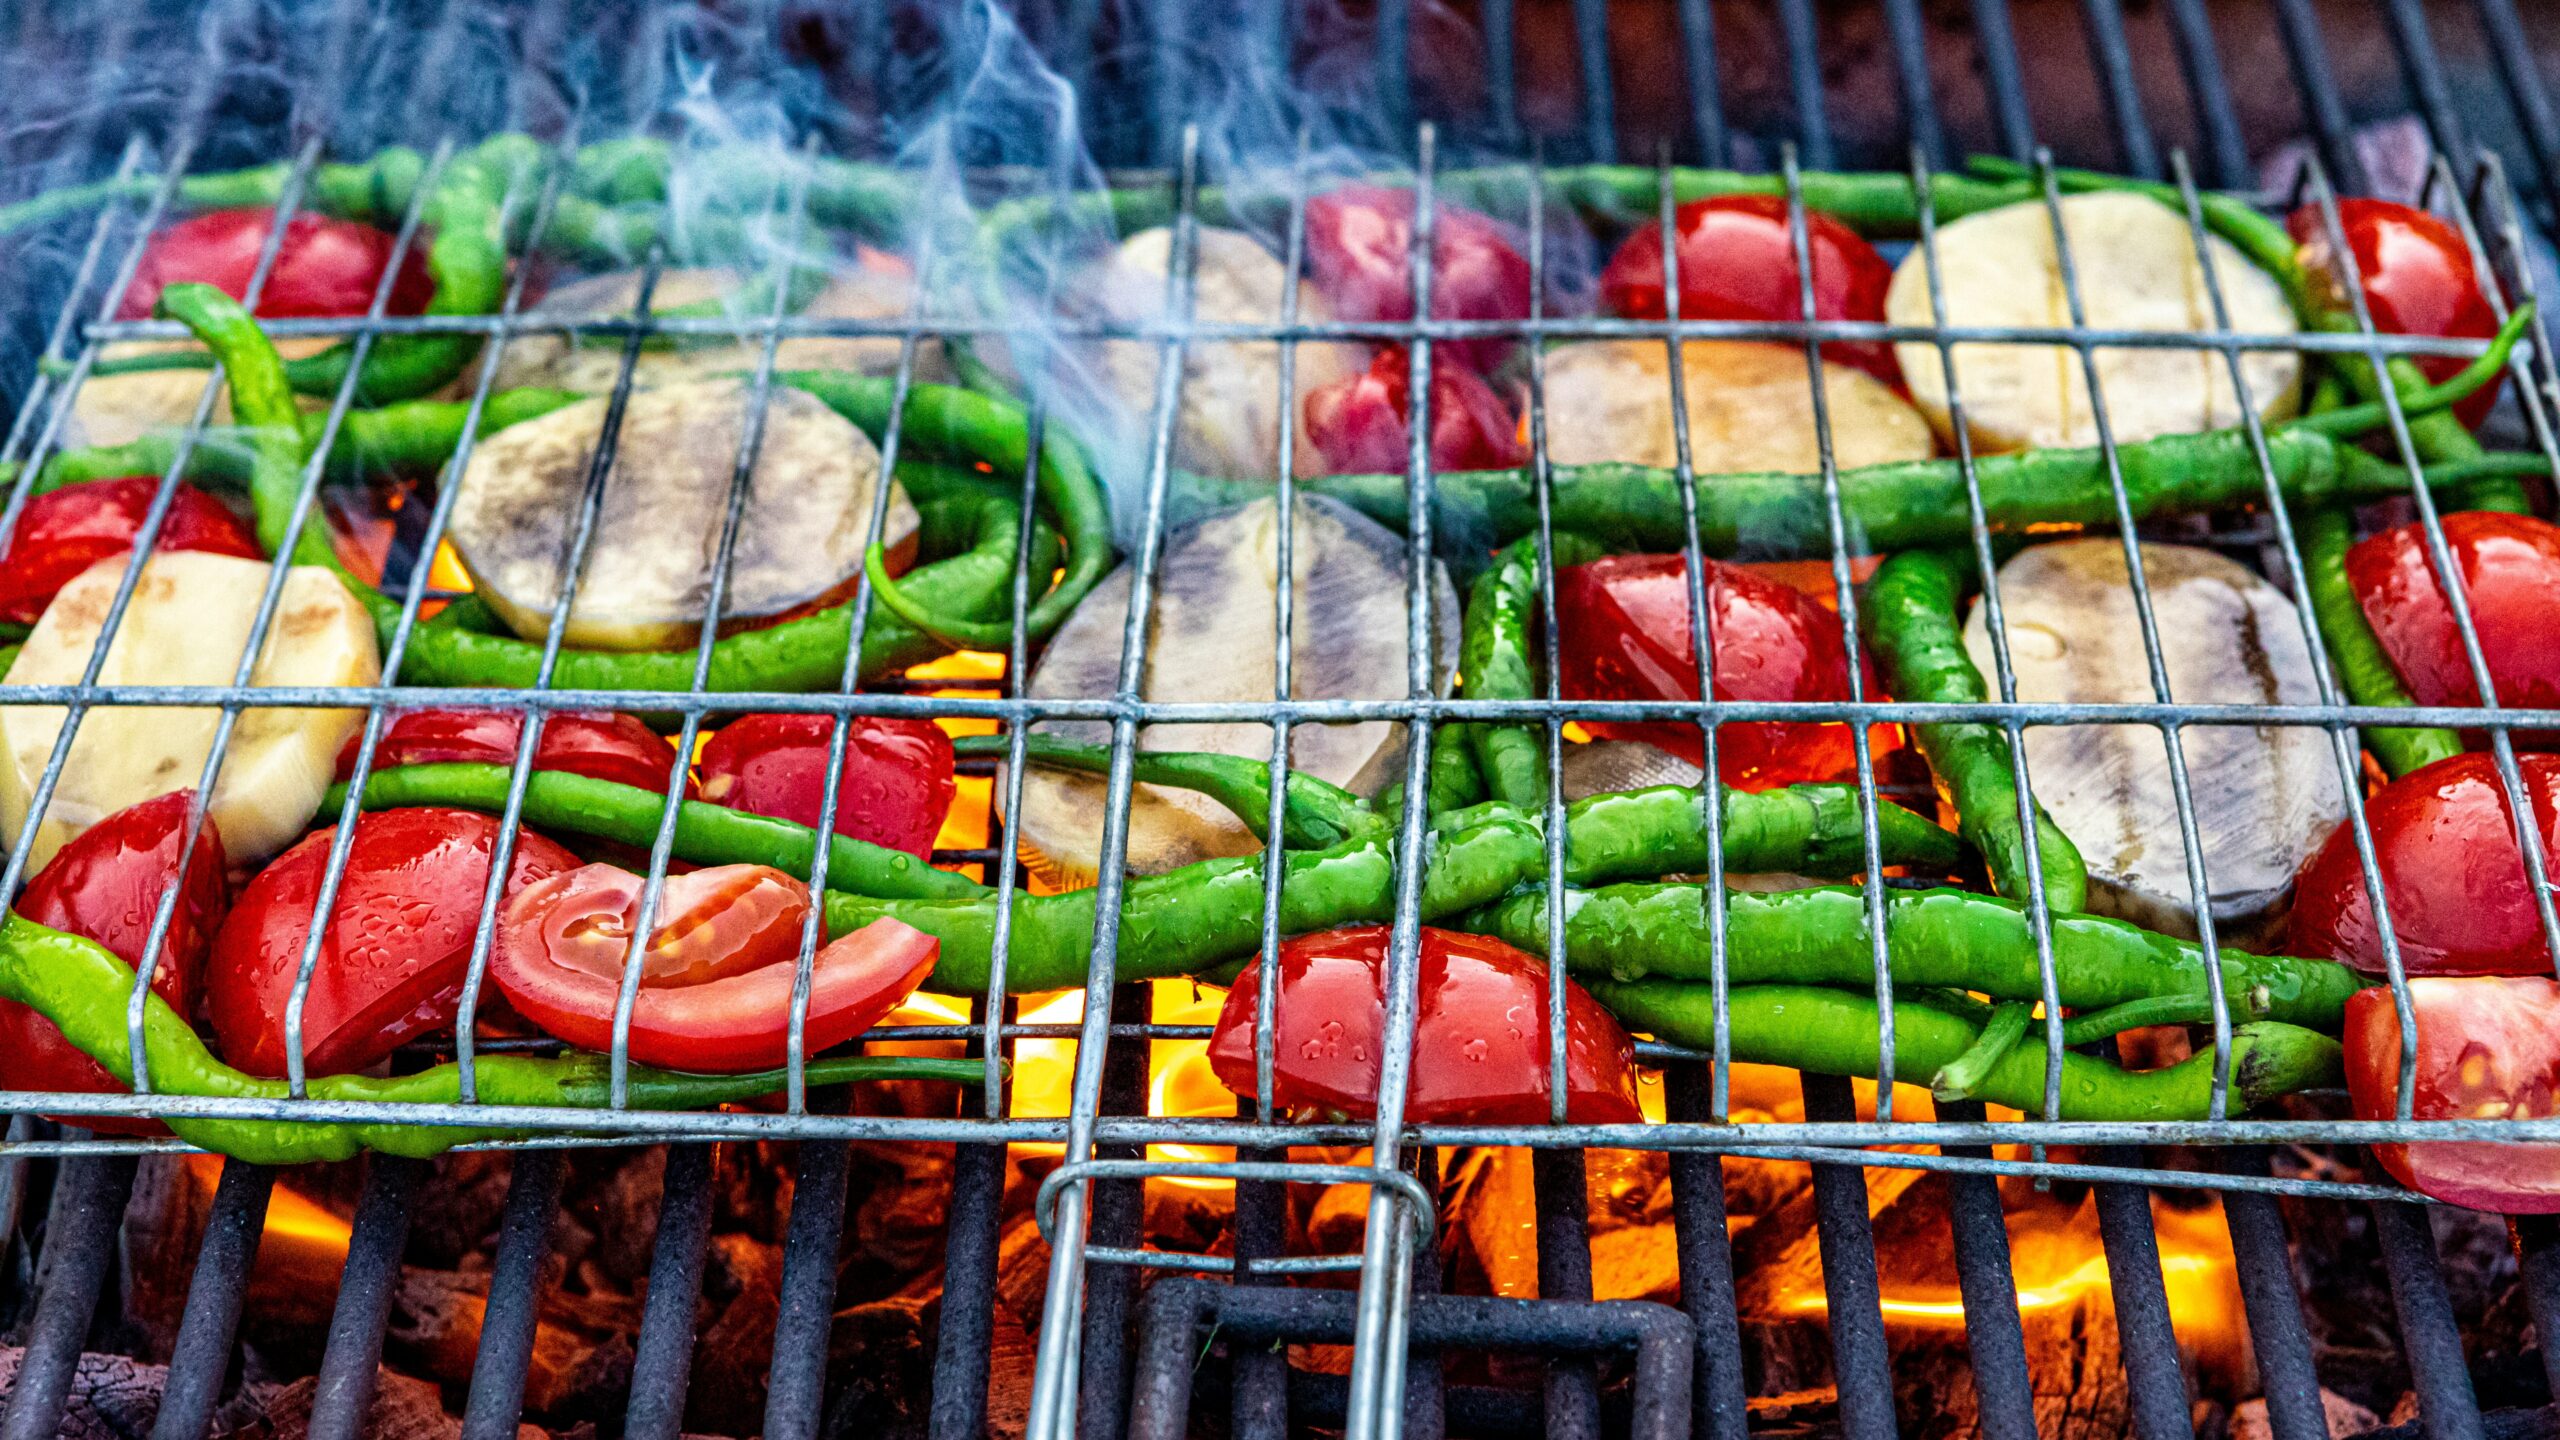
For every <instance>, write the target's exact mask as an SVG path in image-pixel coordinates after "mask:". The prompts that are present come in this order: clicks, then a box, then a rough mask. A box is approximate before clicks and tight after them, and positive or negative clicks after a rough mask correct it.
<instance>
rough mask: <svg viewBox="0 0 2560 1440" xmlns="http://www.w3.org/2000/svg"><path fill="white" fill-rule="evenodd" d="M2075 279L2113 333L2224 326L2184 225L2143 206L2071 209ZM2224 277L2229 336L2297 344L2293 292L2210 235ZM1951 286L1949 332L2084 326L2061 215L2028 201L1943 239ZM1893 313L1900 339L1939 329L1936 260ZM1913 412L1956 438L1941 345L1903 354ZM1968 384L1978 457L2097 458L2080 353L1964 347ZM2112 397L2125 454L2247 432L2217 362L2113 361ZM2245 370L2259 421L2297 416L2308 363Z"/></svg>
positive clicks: (2130, 201) (2148, 350) (2249, 363)
mask: <svg viewBox="0 0 2560 1440" xmlns="http://www.w3.org/2000/svg"><path fill="white" fill-rule="evenodd" d="M2061 209H2062V228H2063V230H2064V233H2065V234H2066V235H2067V236H2068V237H2069V242H2070V259H2071V271H2072V275H2071V279H2072V280H2074V281H2076V288H2077V290H2078V292H2079V297H2080V302H2081V312H2080V313H2081V319H2082V320H2083V321H2084V322H2085V323H2086V324H2088V325H2089V326H2091V327H2093V328H2097V329H2106V330H2163V331H2198V330H2205V331H2210V330H2216V329H2219V328H2221V327H2220V326H2218V325H2217V324H2216V323H2215V320H2214V313H2213V304H2212V299H2211V296H2210V293H2209V292H2208V290H2207V289H2206V286H2205V280H2204V271H2203V266H2202V265H2201V264H2200V263H2199V262H2198V260H2197V254H2196V240H2195V237H2194V235H2193V233H2192V232H2190V231H2189V229H2188V227H2187V222H2186V219H2185V217H2184V216H2183V215H2181V214H2179V213H2178V212H2176V211H2174V210H2172V209H2171V208H2169V207H2168V206H2166V205H2163V204H2161V203H2160V202H2158V201H2157V200H2154V199H2152V198H2150V197H2149V196H2147V195H2140V194H2132V193H2122V192H2119V193H2106V194H2086V195H2069V196H2065V197H2064V198H2063V200H2062V204H2061ZM2205 247H2206V250H2207V252H2208V253H2210V254H2211V255H2212V257H2213V273H2214V279H2215V281H2216V282H2217V283H2218V284H2219V286H2220V288H2221V292H2222V299H2223V303H2224V304H2225V306H2227V307H2228V310H2229V314H2230V320H2231V328H2233V329H2235V330H2238V331H2242V332H2251V333H2258V334H2274V335H2281V334H2290V333H2292V332H2293V330H2294V328H2295V322H2294V316H2293V311H2292V308H2291V307H2290V306H2289V305H2288V304H2287V302H2286V299H2285V295H2284V291H2283V289H2282V287H2281V286H2279V285H2278V284H2277V283H2276V281H2275V280H2274V279H2272V278H2270V277H2269V276H2268V275H2267V274H2266V273H2265V272H2263V271H2261V270H2259V269H2257V268H2256V267H2254V266H2252V265H2251V264H2250V263H2249V262H2248V260H2247V259H2245V258H2243V256H2242V255H2241V254H2240V252H2239V251H2238V250H2236V249H2234V248H2233V247H2232V246H2231V244H2230V243H2229V242H2228V241H2225V240H2223V239H2222V238H2221V237H2219V236H2214V235H2208V236H2207V237H2206V239H2205ZM1937 252H1938V261H1939V269H1940V274H1941V277H1942V279H1943V283H1944V295H1945V300H1946V316H1945V320H1944V323H1946V324H1949V325H1962V326H2027V327H2036V328H2060V327H2065V326H2069V325H2071V324H2072V323H2073V319H2072V313H2071V306H2070V303H2069V295H2068V289H2067V287H2066V285H2065V276H2064V271H2063V266H2062V262H2061V259H2060V257H2059V254H2058V252H2057V250H2056V247H2055V241H2054V234H2053V220H2052V214H2051V212H2050V211H2049V210H2048V209H2047V208H2046V206H2045V205H2044V204H2043V203H2042V202H2041V201H2030V202H2025V203H2021V204H2017V205H2012V206H2009V207H2007V208H2004V209H1999V210H1993V211H1990V212H1988V213H1985V214H1979V215H1971V216H1967V217H1965V218H1964V219H1961V220H1957V221H1955V222H1953V223H1951V224H1948V225H1945V226H1943V227H1941V228H1940V229H1939V231H1938V243H1937ZM1885 315H1886V318H1887V319H1889V320H1891V321H1892V322H1893V323H1895V324H1897V325H1931V324H1936V323H1939V321H1938V319H1937V317H1936V315H1935V314H1934V313H1933V310H1932V306H1931V301H1930V285H1929V275H1928V270H1927V265H1926V262H1925V260H1924V258H1923V256H1922V255H1921V253H1920V252H1919V251H1917V250H1914V251H1913V252H1912V253H1911V254H1910V255H1909V256H1907V257H1905V258H1904V260H1903V262H1902V264H1901V266H1900V268H1898V269H1897V270H1896V271H1895V272H1894V277H1893V285H1892V288H1891V289H1890V290H1889V291H1888V292H1887V294H1886V298H1885ZM1895 351H1896V354H1897V355H1898V356H1899V357H1900V359H1901V363H1902V373H1903V377H1904V378H1905V379H1906V380H1907V381H1908V382H1909V383H1910V385H1911V396H1912V399H1913V400H1914V401H1915V402H1916V403H1918V405H1919V406H1920V408H1921V409H1922V410H1923V411H1925V412H1927V414H1928V416H1929V418H1930V420H1931V422H1932V423H1934V424H1935V425H1937V426H1938V428H1939V430H1940V432H1941V433H1942V434H1943V433H1951V424H1950V421H1949V417H1948V408H1949V402H1948V395H1947V385H1946V374H1945V371H1944V370H1943V369H1942V368H1941V366H1940V364H1939V361H1938V355H1937V347H1936V346H1935V345H1932V344H1925V343H1920V342H1904V343H1902V344H1899V345H1897V346H1896V347H1895ZM1954 353H1955V364H1956V384H1957V387H1958V389H1959V390H1960V391H1961V393H1962V394H1963V396H1964V400H1965V406H1964V410H1965V420H1966V423H1967V425H1968V426H1969V428H1970V431H1971V434H1972V439H1973V445H1974V448H1975V449H1977V450H1982V451H1995V450H2023V449H2027V448H2030V447H2050V446H2063V445H2089V444H2093V443H2095V442H2096V440H2097V435H2098V430H2097V420H2096V413H2095V409H2094V406H2093V403H2092V401H2091V398H2090V394H2089V382H2088V375H2087V371H2086V370H2085V368H2084V367H2083V366H2082V364H2081V362H2080V357H2079V355H2078V354H2077V353H2076V352H2074V351H2072V350H2070V349H2068V348H2065V347H2062V346H2056V345H2023V344H2019V345H2011V344H1964V345H1958V346H1956V347H1955V352H1954ZM2094 353H2095V356H2096V360H2097V371H2098V380H2099V386H2100V392H2101V398H2103V399H2104V401H2105V402H2106V407H2107V420H2108V424H2109V428H2110V429H2111V430H2112V432H2113V435H2114V438H2115V439H2116V440H2118V441H2136V440H2148V439H2151V438H2153V437H2155V436H2162V435H2180V434H2185V433H2187V432H2190V431H2197V430H2210V429H2214V428H2217V427H2222V426H2229V425H2236V424H2238V423H2239V422H2240V408H2239V400H2238V397H2237V392H2236V391H2234V389H2233V388H2232V383H2231V370H2230V366H2229V365H2228V364H2227V363H2226V362H2225V360H2224V358H2223V356H2222V355H2221V354H2220V353H2219V352H2217V351H2212V350H2201V349H2199V350H2186V349H2170V348H2159V347H2142V348H2134V347H2129V346H2128V347H2121V348H2113V349H2109V348H2101V349H2098V350H2097V351H2095V352H2094ZM2241 368H2242V370H2243V372H2244V373H2245V374H2246V375H2247V376H2248V379H2249V393H2250V398H2251V400H2252V401H2254V402H2255V404H2256V405H2257V407H2258V409H2259V412H2260V414H2261V415H2262V416H2266V417H2270V418H2272V417H2276V416H2281V415H2286V414H2290V413H2291V412H2292V410H2293V405H2294V393H2295V388H2296V385H2297V383H2298V381H2299V378H2300V375H2301V369H2302V366H2301V361H2300V359H2299V358H2298V357H2297V356H2295V355H2294V354H2293V353H2292V352H2290V351H2276V350H2254V351H2248V352H2245V354H2244V355H2243V358H2242V361H2241Z"/></svg>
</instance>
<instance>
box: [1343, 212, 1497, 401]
mask: <svg viewBox="0 0 2560 1440" xmlns="http://www.w3.org/2000/svg"><path fill="white" fill-rule="evenodd" d="M1413 226H1414V193H1413V192H1412V191H1410V190H1390V189H1385V188H1382V187H1380V186H1376V185H1344V186H1341V187H1339V188H1337V189H1334V190H1331V191H1328V192H1327V193H1325V194H1322V195H1318V196H1315V197H1313V198H1312V199H1310V200H1308V201H1307V268H1308V269H1309V270H1310V271H1311V272H1313V274H1314V276H1315V283H1316V288H1317V289H1318V290H1320V291H1322V292H1323V294H1324V297H1325V300H1326V301H1327V302H1328V304H1329V305H1330V307H1331V309H1332V311H1333V313H1334V315H1335V316H1336V317H1338V318H1340V319H1343V320H1386V321H1408V320H1411V319H1412V318H1413ZM1529 285H1530V275H1529V262H1528V260H1527V259H1526V258H1525V257H1524V256H1522V255H1521V253H1520V248H1519V245H1518V244H1517V243H1515V241H1514V237H1513V234H1512V232H1511V230H1510V228H1509V227H1507V226H1504V225H1501V224H1499V223H1497V222H1495V221H1494V220H1493V219H1492V218H1491V217H1490V216H1487V215H1484V214H1482V213H1481V212H1479V211H1475V210H1471V209H1468V208H1467V207H1466V206H1464V205H1460V204H1456V203H1453V202H1451V201H1449V200H1446V199H1442V200H1440V201H1438V203H1436V204H1435V205H1434V206H1433V207H1432V212H1431V318H1432V319H1434V320H1525V319H1527V318H1528V315H1529ZM1514 343H1515V342H1514V340H1513V338H1512V337H1510V336H1507V335H1487V336H1480V337H1476V338H1472V339H1464V340H1444V341H1441V342H1440V343H1439V344H1437V345H1435V346H1433V347H1432V354H1433V358H1434V359H1435V360H1437V359H1440V358H1443V357H1445V358H1447V359H1451V360H1455V361H1457V362H1458V363H1459V364H1461V365H1465V366H1467V367H1469V368H1470V369H1473V370H1478V371H1490V370H1492V369H1493V368H1494V367H1495V366H1497V365H1499V364H1500V363H1501V362H1502V358H1503V356H1504V355H1506V354H1508V353H1509V352H1510V350H1511V347H1512V345H1513V344H1514Z"/></svg>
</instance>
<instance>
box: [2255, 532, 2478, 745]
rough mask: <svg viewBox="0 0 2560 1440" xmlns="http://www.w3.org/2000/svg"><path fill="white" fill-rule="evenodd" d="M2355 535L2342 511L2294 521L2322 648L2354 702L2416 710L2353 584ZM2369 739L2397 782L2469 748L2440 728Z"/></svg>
mask: <svg viewBox="0 0 2560 1440" xmlns="http://www.w3.org/2000/svg"><path fill="white" fill-rule="evenodd" d="M2354 536H2355V522H2354V521H2353V520H2351V519H2349V518H2348V516H2347V513H2346V512H2345V511H2344V510H2342V509H2336V508H2332V509H2327V510H2316V511H2313V512H2312V513H2311V514H2308V515H2304V516H2301V517H2299V518H2297V519H2296V520H2295V521H2294V538H2295V541H2296V543H2298V544H2299V545H2300V547H2301V550H2302V569H2303V589H2304V590H2305V591H2306V592H2307V593H2308V594H2309V595H2310V598H2311V608H2312V612H2313V613H2314V614H2316V615H2318V616H2319V617H2320V643H2321V646H2322V648H2324V649H2326V650H2327V651H2328V652H2329V668H2330V670H2331V672H2332V673H2334V674H2335V675H2336V676H2337V678H2338V685H2339V688H2340V689H2341V690H2343V691H2344V692H2345V693H2346V697H2347V699H2348V700H2349V701H2351V702H2353V703H2354V704H2358V705H2376V706H2405V705H2411V704H2414V703H2416V702H2415V701H2413V700H2412V699H2411V698H2410V696H2409V687H2408V686H2406V685H2404V684H2402V683H2401V681H2400V676H2399V674H2398V672H2397V671H2395V670H2394V669H2393V668H2392V664H2391V657H2390V655H2389V653H2388V652H2386V651H2385V650H2384V649H2383V648H2382V638H2381V637H2380V636H2378V635H2376V634H2374V631H2373V624H2372V622H2371V621H2369V620H2367V619H2366V618H2365V613H2364V609H2363V607H2362V606H2361V605H2359V604H2358V602H2357V599H2356V592H2355V584H2354V582H2353V581H2351V580H2349V579H2348V578H2347V555H2348V542H2349V541H2350V540H2352V539H2353V538H2354ZM2466 678H2467V676H2466ZM2363 739H2364V744H2365V748H2366V749H2368V750H2370V751H2372V752H2373V758H2374V759H2375V760H2377V761H2379V762H2380V763H2381V765H2382V768H2383V771H2384V773H2386V774H2390V775H2395V776H2397V775H2406V774H2408V773H2409V772H2410V771H2412V770H2416V769H2419V768H2420V767H2422V766H2426V765H2432V764H2434V763H2435V762H2436V761H2438V760H2442V759H2444V758H2445V757H2446V756H2448V755H2455V754H2459V753H2461V750H2462V737H2461V736H2459V735H2456V734H2455V733H2454V732H2452V731H2451V730H2444V729H2438V728H2435V727H2432V726H2425V727H2422V726H2410V725H2368V726H2365V727H2364V730H2363Z"/></svg>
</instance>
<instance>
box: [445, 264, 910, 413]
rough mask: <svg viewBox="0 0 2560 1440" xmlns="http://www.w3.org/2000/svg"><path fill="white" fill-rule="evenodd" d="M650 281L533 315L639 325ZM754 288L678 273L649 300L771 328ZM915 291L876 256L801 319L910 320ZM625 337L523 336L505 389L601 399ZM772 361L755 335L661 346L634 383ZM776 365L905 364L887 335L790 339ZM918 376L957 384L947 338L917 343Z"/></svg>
mask: <svg viewBox="0 0 2560 1440" xmlns="http://www.w3.org/2000/svg"><path fill="white" fill-rule="evenodd" d="M640 278H641V277H640V272H639V271H637V270H618V271H614V272H611V273H608V274H603V275H591V276H588V277H586V278H585V279H582V280H575V281H572V282H570V283H569V284H566V285H563V286H561V287H560V288H559V289H557V290H554V291H552V292H551V293H550V294H549V295H547V296H544V297H543V300H542V303H541V304H540V305H539V306H537V307H535V309H534V312H533V313H534V314H535V315H537V316H540V317H542V318H545V319H551V318H557V317H562V316H577V317H579V318H581V319H629V318H631V317H632V316H633V315H634V314H636V313H637V307H638V305H639V302H640ZM748 288H750V287H748V286H747V284H746V282H745V281H744V280H742V279H741V277H740V276H739V274H738V272H736V271H734V270H718V269H698V270H668V271H663V272H661V273H660V274H659V276H658V285H657V288H656V289H655V290H653V291H651V292H650V295H649V307H650V309H651V311H652V312H653V313H657V314H664V313H665V312H667V311H669V310H673V309H676V308H678V307H679V306H688V305H697V304H700V303H702V302H703V301H706V300H723V299H726V300H728V301H730V304H731V308H732V311H733V313H732V315H731V317H730V318H732V319H736V320H740V321H752V322H756V323H762V322H764V321H765V320H767V319H768V318H770V313H771V312H770V304H771V301H770V298H768V299H767V300H766V301H765V302H763V303H762V304H759V305H758V306H757V307H756V308H755V309H754V310H753V311H752V312H750V311H748V310H746V309H743V308H739V307H742V306H743V305H744V304H745V303H746V302H744V301H742V300H739V299H737V298H736V297H738V296H739V295H740V294H741V293H742V292H743V291H745V290H746V289H748ZM752 288H755V289H762V288H763V287H761V286H756V287H752ZM914 289H915V286H914V280H913V277H912V276H911V275H909V273H908V272H907V270H906V268H905V266H904V265H903V264H902V263H900V262H897V261H894V260H890V259H887V258H886V257H881V256H875V255H868V254H866V255H864V256H862V257H860V258H858V259H856V260H855V261H853V262H851V263H850V264H848V265H846V266H844V267H843V268H841V269H839V270H837V271H836V272H835V273H834V274H832V275H831V276H830V277H829V279H828V281H827V284H826V287H825V288H824V289H822V290H820V291H819V292H818V293H817V294H816V295H815V296H814V297H812V298H811V299H810V301H809V303H808V304H807V305H806V306H804V307H802V308H801V309H800V310H799V311H798V312H797V316H796V318H798V319H802V320H870V321H895V320H902V319H904V318H906V315H907V313H908V310H909V308H910V305H911V303H912V300H913V295H914ZM624 338H625V337H624V336H622V335H620V334H615V333H594V334H584V335H581V334H577V333H575V332H561V331H550V332H542V331H535V332H529V333H526V334H522V335H519V336H517V337H515V338H514V339H512V340H510V341H508V342H507V349H506V354H505V355H504V356H502V357H501V358H500V360H499V362H498V379H497V388H498V389H501V390H509V389H516V388H520V387H523V386H528V385H538V386H545V387H548V388H551V389H558V390H584V391H587V392H589V393H591V394H601V393H603V392H605V391H608V390H611V389H612V388H613V386H614V382H615V380H616V379H618V378H619V377H620V375H621V372H622V352H623V349H624V343H623V342H624ZM763 355H764V338H763V337H762V336H761V335H753V336H748V337H745V338H743V339H741V340H740V341H739V342H738V343H736V344H709V343H695V342H690V341H689V342H688V343H687V344H685V345H683V346H681V347H674V346H666V345H653V346H651V347H649V348H646V349H643V350H642V351H641V352H640V354H639V356H638V358H637V359H635V360H633V361H632V383H633V384H634V385H637V386H640V387H643V388H648V387H653V386H661V385H675V384H681V383H683V382H685V381H689V380H710V379H715V378H718V377H721V376H735V375H742V374H753V373H754V371H755V368H756V364H757V362H758V361H759V360H761V359H762V358H763ZM773 363H774V368H775V369H777V370H842V371H848V372H851V373H853V374H857V375H887V374H891V373H893V372H894V371H895V370H896V369H897V367H898V340H897V338H896V337H894V336H885V335H881V336H858V335H786V336H784V337H783V339H782V340H781V342H780V343H779V344H777V345H776V346H775V347H774V359H773ZM915 373H916V378H917V379H918V380H922V381H933V382H941V381H944V380H947V379H948V378H949V367H948V365H947V364H946V363H945V361H944V359H943V354H942V345H941V342H940V341H938V340H934V339H931V338H926V339H920V340H919V341H918V342H917V344H916V372H915ZM474 378H477V377H476V371H475V372H474V373H473V374H471V375H466V376H465V377H464V378H463V381H462V382H458V383H459V384H460V385H461V386H462V388H463V390H464V393H466V394H467V393H468V381H470V380H471V379H474Z"/></svg>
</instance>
